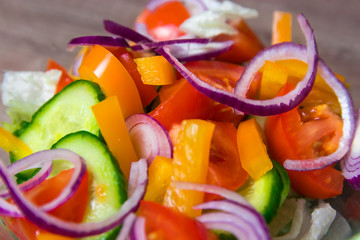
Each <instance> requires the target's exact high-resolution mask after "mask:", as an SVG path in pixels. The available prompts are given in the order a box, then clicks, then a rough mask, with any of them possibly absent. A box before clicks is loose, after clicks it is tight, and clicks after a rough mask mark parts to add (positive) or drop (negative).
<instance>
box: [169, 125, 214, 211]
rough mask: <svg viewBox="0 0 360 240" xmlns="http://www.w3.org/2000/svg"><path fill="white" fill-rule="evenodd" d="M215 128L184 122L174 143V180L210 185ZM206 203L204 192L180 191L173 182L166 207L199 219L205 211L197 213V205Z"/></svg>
mask: <svg viewBox="0 0 360 240" xmlns="http://www.w3.org/2000/svg"><path fill="white" fill-rule="evenodd" d="M214 128H215V124H213V123H211V122H208V121H204V120H199V119H196V120H193V119H192V120H184V121H182V122H181V126H180V131H179V133H178V136H177V139H176V141H175V144H174V159H173V174H172V176H171V180H172V181H188V182H194V183H206V181H207V172H208V166H209V154H210V144H211V139H212V135H213V132H214ZM203 200H204V193H203V192H196V191H190V190H180V189H177V188H176V187H175V186H174V184H173V182H170V185H169V187H168V188H167V190H166V193H165V197H164V202H163V204H164V205H165V206H169V207H172V208H174V209H177V210H178V211H180V212H183V213H185V214H186V215H188V216H191V217H196V216H199V215H200V214H201V211H200V210H194V209H193V206H194V205H196V204H199V203H201V202H203Z"/></svg>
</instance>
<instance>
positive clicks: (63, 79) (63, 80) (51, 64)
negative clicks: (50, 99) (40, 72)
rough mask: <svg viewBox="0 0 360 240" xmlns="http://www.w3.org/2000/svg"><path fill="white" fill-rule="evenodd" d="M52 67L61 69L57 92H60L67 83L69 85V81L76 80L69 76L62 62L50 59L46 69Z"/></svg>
mask: <svg viewBox="0 0 360 240" xmlns="http://www.w3.org/2000/svg"><path fill="white" fill-rule="evenodd" d="M51 69H56V70H60V71H61V77H60V80H59V82H58V84H57V85H56V91H55V92H56V93H58V92H60V91H61V90H62V89H63V88H64V87H65V86H66V85H68V84H69V83H71V82H72V81H74V80H73V79H72V78H71V77H70V76H69V74H68V73H67V71H66V70H65V69H64V68H63V67H62V66H61V65H60V64H58V63H57V62H55V61H54V60H53V59H49V60H48V64H47V67H46V70H51Z"/></svg>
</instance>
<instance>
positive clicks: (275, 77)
mask: <svg viewBox="0 0 360 240" xmlns="http://www.w3.org/2000/svg"><path fill="white" fill-rule="evenodd" d="M287 78H288V72H287V69H286V68H285V67H283V66H282V65H280V64H277V63H274V62H271V61H267V60H266V61H265V64H264V70H263V74H262V78H261V85H260V99H271V98H274V97H275V95H276V94H277V93H278V92H279V90H280V88H281V87H282V86H284V85H285V83H286V81H287Z"/></svg>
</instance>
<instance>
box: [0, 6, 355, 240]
mask: <svg viewBox="0 0 360 240" xmlns="http://www.w3.org/2000/svg"><path fill="white" fill-rule="evenodd" d="M255 17H261V16H258V12H257V11H256V10H255V9H251V8H247V7H244V6H241V5H239V4H236V3H234V2H231V1H227V0H225V1H217V0H185V1H180V0H152V1H150V2H149V3H148V4H147V5H146V6H144V10H143V11H142V12H141V14H140V15H139V16H138V17H137V19H136V21H135V23H134V25H133V28H129V27H127V26H124V25H122V24H121V23H117V22H115V21H112V20H108V19H106V20H104V22H103V23H104V30H105V31H106V32H107V33H108V34H107V35H103V36H98V35H97V36H81V37H76V38H73V39H70V40H69V43H68V46H69V49H70V50H74V49H75V50H78V55H77V56H76V58H75V59H74V61H73V62H72V63H69V65H68V66H61V65H59V64H58V63H57V62H56V61H55V60H52V59H50V60H49V62H48V65H47V67H46V69H44V70H43V71H5V72H4V75H3V78H2V84H1V91H2V102H3V105H5V106H6V107H7V114H8V116H9V117H10V118H11V122H4V123H2V126H1V128H0V134H1V138H0V139H1V140H0V147H1V148H2V149H3V150H4V151H6V152H8V154H9V158H10V161H11V164H9V165H7V166H6V165H5V164H4V163H3V161H1V164H0V177H1V179H2V186H3V187H2V189H1V191H0V195H1V198H0V199H1V202H0V216H1V219H2V222H3V225H4V227H5V228H6V229H5V228H4V229H2V234H7V235H6V236H7V237H13V238H17V239H330V238H331V237H333V238H335V239H347V238H350V237H352V236H353V235H355V232H353V231H352V229H351V225H350V223H349V222H348V221H347V220H346V219H345V218H344V216H342V215H341V214H340V213H339V212H337V211H336V210H335V208H334V207H333V205H334V202H333V200H334V199H336V198H337V197H341V195H342V194H343V193H344V191H348V190H347V188H348V187H351V188H353V189H355V190H357V189H359V186H360V184H359V179H358V178H359V170H358V169H357V165H358V161H359V159H358V158H359V153H358V150H357V146H358V144H359V143H358V142H359V136H360V133H359V131H360V130H358V129H359V127H358V126H359V120H357V119H358V115H359V114H360V113H358V112H357V111H356V109H355V107H354V103H353V100H352V98H351V96H350V94H349V90H348V89H349V86H348V83H347V82H346V79H345V77H343V76H341V75H339V74H337V73H334V72H333V71H332V70H331V69H330V68H329V67H328V66H327V64H326V59H322V57H321V56H319V52H318V50H317V45H321V42H318V43H316V35H314V32H313V29H312V27H311V22H309V21H308V19H306V16H305V15H303V14H301V13H300V14H297V15H295V14H292V13H287V12H281V11H276V12H274V15H273V20H272V21H273V22H272V25H273V28H272V39H271V42H272V43H271V45H270V46H265V45H264V44H263V43H262V42H261V41H260V39H259V38H258V36H257V35H256V33H255V31H254V30H253V29H252V28H251V27H249V25H248V23H247V21H250V20H248V19H251V18H255ZM293 18H294V20H295V19H296V21H294V23H293V22H292V19H293ZM293 24H297V25H299V26H300V29H301V32H302V34H303V35H304V39H305V41H304V43H305V44H299V43H295V42H292V39H291V37H292V28H293ZM67 68H68V70H67ZM355 193H356V191H355ZM356 203H357V202H356V195H355V194H354V198H350V199H349V202H348V205H347V206H348V208H347V209H344V211H343V212H344V214H347V216H345V217H346V218H348V219H349V218H352V219H355V220H356V219H359V218H357V217H358V216H357V215H356V213H354V212H351V210H352V209H353V208H351V204H356ZM339 229H340V230H339ZM7 231H8V232H7ZM354 237H356V236H354ZM4 238H5V237H4Z"/></svg>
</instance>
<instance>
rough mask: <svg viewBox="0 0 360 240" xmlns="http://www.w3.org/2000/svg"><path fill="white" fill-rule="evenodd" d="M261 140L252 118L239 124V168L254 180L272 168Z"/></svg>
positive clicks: (256, 125)
mask: <svg viewBox="0 0 360 240" xmlns="http://www.w3.org/2000/svg"><path fill="white" fill-rule="evenodd" d="M263 139H264V137H263V133H262V130H261V127H260V125H259V124H258V123H257V122H256V120H255V119H254V118H251V119H249V120H246V121H243V122H241V123H240V124H239V126H238V129H237V144H238V151H239V156H240V161H241V166H242V167H243V168H244V170H245V171H246V172H247V173H248V174H249V176H250V177H251V178H253V179H254V180H257V179H259V178H260V177H261V176H263V175H264V174H265V173H267V172H268V171H269V170H271V169H272V167H273V164H272V162H271V159H270V157H269V155H268V153H267V149H266V145H265V143H264V141H263Z"/></svg>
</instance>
